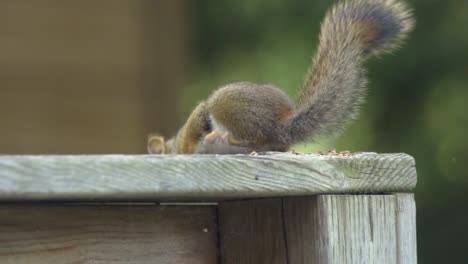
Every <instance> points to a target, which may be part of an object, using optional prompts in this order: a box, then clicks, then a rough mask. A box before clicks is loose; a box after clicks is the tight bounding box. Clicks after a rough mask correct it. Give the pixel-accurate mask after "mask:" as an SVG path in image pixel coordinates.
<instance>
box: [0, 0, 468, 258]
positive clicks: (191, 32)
mask: <svg viewBox="0 0 468 264" xmlns="http://www.w3.org/2000/svg"><path fill="white" fill-rule="evenodd" d="M409 2H410V4H411V6H412V7H413V8H414V13H415V16H416V19H417V25H416V30H415V31H414V32H413V33H412V34H411V36H410V38H409V40H408V41H407V42H406V43H405V45H404V46H403V47H402V48H401V49H400V50H398V51H397V52H395V53H394V54H392V55H385V56H382V57H381V58H374V59H372V60H370V61H369V63H368V66H369V67H368V68H369V78H370V90H369V96H368V102H367V104H365V105H364V107H363V108H362V111H361V114H360V116H359V118H358V120H357V121H355V122H353V123H352V124H351V125H349V127H347V129H345V130H344V131H343V132H342V133H340V134H339V135H337V136H335V137H333V138H322V139H319V140H318V141H317V142H316V143H314V144H302V145H298V146H296V147H295V149H296V150H300V151H315V150H319V149H320V150H325V149H330V148H336V149H337V150H345V149H346V150H351V151H374V152H405V153H408V154H411V155H413V156H414V157H415V159H416V163H417V171H418V185H417V189H416V202H417V210H418V211H417V224H418V258H419V263H425V264H426V263H468V228H467V227H466V226H467V223H468V206H467V204H468V176H467V172H466V171H467V169H468V166H467V164H468V139H467V132H466V131H467V129H468V114H467V110H468V109H467V107H466V104H467V102H468V62H467V61H468V1H460V0H446V1H442V0H411V1H409ZM331 4H332V1H310V0H307V1H306V0H294V1H285V0H282V1H280V0H271V1H260V0H238V1H208V0H201V1H169V0H167V1H145V0H139V1H130V0H116V1H110V0H106V1H90V0H87V1H75V2H72V1H36V2H32V1H2V2H1V3H0V126H1V127H0V153H13V154H24V153H32V154H38V153H144V151H145V137H146V134H148V133H150V132H154V131H159V132H162V133H163V134H164V135H166V136H170V135H171V134H174V133H175V132H176V130H177V128H178V127H179V126H180V125H181V124H182V123H183V121H184V119H185V118H186V117H187V115H188V114H189V113H190V110H191V109H192V108H193V107H194V106H195V105H196V103H197V102H198V101H200V100H202V99H204V98H206V97H207V96H208V95H209V94H210V93H211V92H212V91H213V90H214V89H215V88H216V87H218V86H220V85H223V84H226V83H229V82H233V81H241V80H243V81H253V82H259V83H272V84H275V85H277V86H279V87H282V88H284V89H285V90H286V91H287V92H288V93H289V94H290V95H291V96H295V94H296V92H297V89H298V88H299V87H300V86H301V83H302V79H303V76H304V74H305V71H306V68H307V66H308V65H309V62H310V57H311V55H312V54H313V53H314V51H315V47H316V44H317V35H318V30H319V25H320V21H321V19H322V18H323V16H324V13H325V11H326V9H327V8H328V7H329V6H330V5H331Z"/></svg>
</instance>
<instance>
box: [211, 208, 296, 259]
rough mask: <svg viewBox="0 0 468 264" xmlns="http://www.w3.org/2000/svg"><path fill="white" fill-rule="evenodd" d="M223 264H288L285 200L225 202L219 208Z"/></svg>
mask: <svg viewBox="0 0 468 264" xmlns="http://www.w3.org/2000/svg"><path fill="white" fill-rule="evenodd" d="M218 217H219V234H220V239H219V240H220V245H221V246H220V254H221V263H222V264H239V263H242V264H262V263H265V264H285V263H286V261H287V255H286V252H287V249H286V244H285V240H284V234H283V218H282V208H281V199H260V200H245V201H232V202H222V203H220V204H219V208H218Z"/></svg>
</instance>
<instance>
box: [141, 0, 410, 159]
mask: <svg viewBox="0 0 468 264" xmlns="http://www.w3.org/2000/svg"><path fill="white" fill-rule="evenodd" d="M413 25H414V20H413V18H412V16H411V13H410V10H409V9H408V8H407V7H406V5H405V4H404V3H403V2H401V1H396V0H348V1H342V2H339V3H337V4H336V5H335V6H334V7H333V8H332V9H331V10H330V11H328V13H327V15H326V16H325V19H324V21H323V23H322V26H321V31H320V37H319V46H318V50H317V53H316V55H315V56H314V58H313V61H312V65H311V67H310V68H309V71H308V73H307V75H306V78H305V81H304V85H303V87H302V90H301V93H300V96H299V98H298V100H297V103H294V102H292V101H291V100H290V99H289V98H288V96H287V95H286V94H285V93H284V92H283V91H281V90H280V89H279V88H277V87H275V86H273V85H266V84H255V83H249V82H239V83H232V84H228V85H226V86H223V87H221V88H219V89H218V90H216V91H215V92H214V93H213V94H212V95H211V96H210V97H209V98H208V99H207V100H206V101H205V102H202V103H201V104H199V105H198V106H197V108H196V109H195V110H194V111H193V112H192V114H191V115H190V117H189V119H188V121H187V122H186V124H185V125H184V126H183V127H182V128H181V129H180V131H179V132H178V134H177V136H176V137H175V138H174V139H173V140H170V141H169V142H165V141H164V140H161V139H162V138H161V137H160V136H157V137H158V138H154V137H153V140H151V139H152V138H151V137H150V138H149V141H148V142H151V143H152V149H156V150H158V151H151V150H150V148H148V149H149V152H150V153H244V152H248V151H252V150H255V151H267V150H277V151H285V150H287V148H288V147H289V146H290V145H292V144H294V143H299V142H303V141H306V140H308V139H311V138H314V137H316V136H319V135H322V134H330V133H333V132H335V131H336V130H339V129H340V128H341V127H342V126H343V125H344V124H346V123H347V122H348V121H349V120H351V119H352V118H353V117H354V116H355V115H356V113H357V110H358V108H359V106H360V105H361V104H362V102H363V101H364V96H365V94H366V88H367V87H366V86H367V77H366V71H365V68H364V66H363V64H364V62H365V60H366V59H367V58H368V57H369V56H371V55H376V54H381V53H385V52H389V51H392V50H393V49H395V48H396V47H398V45H399V44H400V43H401V41H402V40H403V39H404V38H405V37H406V35H407V34H408V33H409V32H410V31H411V29H412V28H413ZM156 139H157V140H156ZM155 142H160V143H159V144H162V145H163V146H162V147H155V146H154V143H155Z"/></svg>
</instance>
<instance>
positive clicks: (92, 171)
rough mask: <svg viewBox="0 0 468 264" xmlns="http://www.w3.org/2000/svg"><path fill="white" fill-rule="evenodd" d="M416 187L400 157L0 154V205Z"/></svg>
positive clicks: (406, 160)
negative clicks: (47, 201)
mask: <svg viewBox="0 0 468 264" xmlns="http://www.w3.org/2000/svg"><path fill="white" fill-rule="evenodd" d="M415 185H416V169H415V164H414V159H413V158H412V157H411V156H409V155H406V154H375V153H363V154H356V155H351V156H330V155H324V156H321V155H294V154H287V153H282V154H267V155H256V156H249V155H159V156H148V155H140V156H138V155H136V156H132V155H128V156H126V155H95V156H86V155H83V156H66V155H65V156H0V201H24V200H26V201H28V200H61V201H90V200H91V201H94V200H112V201H115V200H152V201H200V200H214V201H218V200H225V199H233V198H255V197H275V196H298V195H315V194H326V193H363V192H365V193H375V192H377V193H381V192H395V191H410V190H412V189H413V188H414V187H415Z"/></svg>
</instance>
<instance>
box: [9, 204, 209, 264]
mask: <svg viewBox="0 0 468 264" xmlns="http://www.w3.org/2000/svg"><path fill="white" fill-rule="evenodd" d="M216 230H217V228H216V208H215V207H213V206H197V207H193V206H192V207H187V206H167V207H166V206H132V205H127V206H96V205H88V206H84V205H75V206H74V205H67V206H59V205H52V206H47V205H40V204H33V205H1V206H0V263H35V264H41V263H44V264H50V263H64V264H67V263H70V264H71V263H103V264H104V263H106V264H107V263H135V264H139V263H161V264H164V263H168V264H169V263H190V264H194V263H195V264H196V263H200V264H207V263H208V264H210V263H213V264H214V263H217V242H216V239H217V238H216V237H217V235H216V234H217V232H216Z"/></svg>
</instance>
